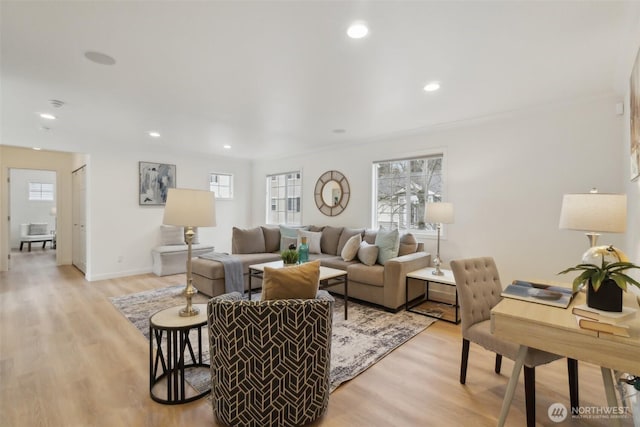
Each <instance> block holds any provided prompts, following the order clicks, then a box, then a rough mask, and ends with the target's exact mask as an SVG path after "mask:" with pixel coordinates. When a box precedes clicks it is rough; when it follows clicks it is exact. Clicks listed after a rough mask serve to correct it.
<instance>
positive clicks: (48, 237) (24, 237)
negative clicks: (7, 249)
mask: <svg viewBox="0 0 640 427" xmlns="http://www.w3.org/2000/svg"><path fill="white" fill-rule="evenodd" d="M32 225H36V226H39V227H40V228H44V230H46V229H47V227H48V226H49V224H46V223H42V224H20V252H22V248H23V247H24V244H25V243H27V244H28V245H29V252H31V244H32V243H42V249H45V248H46V246H47V242H51V247H52V248H53V235H52V234H50V233H46V234H29V231H30V229H33V228H31V227H30V226H32Z"/></svg>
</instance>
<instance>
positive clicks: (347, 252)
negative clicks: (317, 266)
mask: <svg viewBox="0 0 640 427" xmlns="http://www.w3.org/2000/svg"><path fill="white" fill-rule="evenodd" d="M361 242H362V235H361V234H356V235H355V236H351V237H349V240H347V243H345V245H344V248H342V253H341V254H340V256H342V259H343V260H344V261H353V259H354V258H355V257H356V256H357V255H358V249H360V243H361Z"/></svg>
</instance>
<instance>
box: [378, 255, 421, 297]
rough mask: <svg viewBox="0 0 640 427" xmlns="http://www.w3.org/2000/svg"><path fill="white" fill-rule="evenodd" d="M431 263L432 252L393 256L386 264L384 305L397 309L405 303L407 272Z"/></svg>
mask: <svg viewBox="0 0 640 427" xmlns="http://www.w3.org/2000/svg"><path fill="white" fill-rule="evenodd" d="M430 264H431V254H429V253H427V252H415V253H412V254H408V255H403V256H399V257H396V258H391V259H390V260H388V261H387V262H386V263H385V264H384V306H385V307H388V308H392V309H394V310H395V309H397V308H398V307H400V306H402V305H403V304H404V303H405V291H406V289H405V285H406V284H405V281H406V277H407V273H410V272H412V271H415V270H420V269H421V268H425V267H428V266H429V265H430Z"/></svg>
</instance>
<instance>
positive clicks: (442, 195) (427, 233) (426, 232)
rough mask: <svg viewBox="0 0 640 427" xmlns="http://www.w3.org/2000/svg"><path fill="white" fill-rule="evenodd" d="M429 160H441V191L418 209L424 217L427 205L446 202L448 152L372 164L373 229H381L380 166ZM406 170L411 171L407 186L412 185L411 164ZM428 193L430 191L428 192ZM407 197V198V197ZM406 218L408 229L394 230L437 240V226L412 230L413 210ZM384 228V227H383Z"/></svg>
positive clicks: (407, 156) (407, 211)
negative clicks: (379, 199) (379, 203)
mask: <svg viewBox="0 0 640 427" xmlns="http://www.w3.org/2000/svg"><path fill="white" fill-rule="evenodd" d="M429 159H440V177H439V178H440V191H439V194H435V195H433V196H431V197H429V198H427V199H425V201H424V203H421V204H420V205H421V206H422V207H421V208H418V209H419V211H420V212H421V213H422V215H424V210H425V207H424V206H425V205H426V203H429V202H431V201H444V200H446V194H447V189H446V182H447V180H446V176H445V171H446V161H445V160H446V152H445V151H444V150H436V151H433V152H427V153H424V152H420V153H411V154H409V155H406V156H403V157H399V158H391V159H383V160H376V161H374V162H373V163H372V171H371V188H372V191H371V226H372V228H373V229H378V228H379V227H380V221H379V206H378V184H379V183H378V167H379V166H378V165H380V164H385V163H393V162H405V161H406V162H411V161H412V160H426V161H428V160H429ZM406 169H407V170H409V173H408V174H406V178H405V179H406V182H407V184H410V183H411V176H412V175H411V174H412V172H411V164H410V163H409V164H408V165H407V166H406ZM405 188H411V187H410V185H405ZM426 191H428V189H427V190H426ZM412 195H413V193H411V192H410V193H409V196H412ZM405 197H406V196H405ZM428 199H435V200H428ZM403 216H404V221H405V223H407V224H408V225H409V226H407V227H403V228H400V227H397V225H396V226H395V227H393V228H398V229H399V231H400V232H401V233H402V232H404V233H412V234H414V235H416V236H420V237H427V238H431V237H433V238H435V237H436V236H437V230H436V224H430V223H429V224H426V223H425V224H424V228H411V227H410V224H411V218H410V216H411V209H408V210H407V209H406V208H405V211H404V213H403ZM418 221H421V219H420V218H418ZM383 226H384V225H383ZM443 232H444V225H443V226H442V229H441V234H442V235H443Z"/></svg>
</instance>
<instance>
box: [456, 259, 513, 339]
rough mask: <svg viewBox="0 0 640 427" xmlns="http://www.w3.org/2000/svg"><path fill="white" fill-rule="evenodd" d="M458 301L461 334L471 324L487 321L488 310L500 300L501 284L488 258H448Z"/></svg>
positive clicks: (493, 263)
mask: <svg viewBox="0 0 640 427" xmlns="http://www.w3.org/2000/svg"><path fill="white" fill-rule="evenodd" d="M451 270H452V271H453V277H454V278H455V281H456V288H457V290H458V299H459V302H460V318H461V327H462V336H463V337H465V332H466V331H467V329H469V328H470V327H471V326H473V325H474V324H476V323H478V322H482V321H484V320H488V319H489V317H490V315H491V309H492V308H493V307H494V306H495V305H496V304H497V303H498V302H500V299H501V297H500V294H501V293H502V285H501V283H500V276H499V274H498V268H497V267H496V263H495V262H494V260H493V258H491V257H482V258H469V259H460V260H453V261H451Z"/></svg>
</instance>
